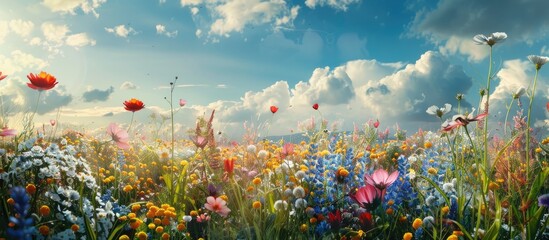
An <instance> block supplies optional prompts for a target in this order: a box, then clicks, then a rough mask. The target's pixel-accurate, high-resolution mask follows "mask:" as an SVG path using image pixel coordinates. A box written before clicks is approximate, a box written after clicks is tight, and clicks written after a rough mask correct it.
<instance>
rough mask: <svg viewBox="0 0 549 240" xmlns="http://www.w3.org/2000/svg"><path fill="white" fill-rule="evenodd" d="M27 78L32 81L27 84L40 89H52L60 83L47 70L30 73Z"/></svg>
mask: <svg viewBox="0 0 549 240" xmlns="http://www.w3.org/2000/svg"><path fill="white" fill-rule="evenodd" d="M27 78H28V79H29V80H30V81H31V82H30V83H27V86H29V87H30V88H32V89H35V90H38V91H43V90H50V89H52V88H53V87H55V85H57V83H58V82H57V79H56V78H55V77H54V76H53V75H51V74H49V73H47V72H40V73H39V74H38V75H34V74H33V73H30V74H29V75H27Z"/></svg>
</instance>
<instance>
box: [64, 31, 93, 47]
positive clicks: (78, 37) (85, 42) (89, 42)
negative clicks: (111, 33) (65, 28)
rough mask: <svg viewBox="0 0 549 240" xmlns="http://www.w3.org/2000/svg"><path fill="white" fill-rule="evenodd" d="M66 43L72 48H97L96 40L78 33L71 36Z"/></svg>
mask: <svg viewBox="0 0 549 240" xmlns="http://www.w3.org/2000/svg"><path fill="white" fill-rule="evenodd" d="M65 43H66V44H67V45H68V46H71V47H75V48H78V47H84V46H95V43H96V42H95V40H93V39H91V38H90V37H88V35H87V34H86V33H77V34H73V35H69V36H68V37H67V39H66V40H65Z"/></svg>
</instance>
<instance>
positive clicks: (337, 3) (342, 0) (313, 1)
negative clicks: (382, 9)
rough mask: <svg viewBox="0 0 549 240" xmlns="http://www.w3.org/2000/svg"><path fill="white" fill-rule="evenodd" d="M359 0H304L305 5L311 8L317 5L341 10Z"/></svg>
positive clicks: (345, 9)
mask: <svg viewBox="0 0 549 240" xmlns="http://www.w3.org/2000/svg"><path fill="white" fill-rule="evenodd" d="M360 1H361V0H305V5H307V7H309V8H311V9H315V8H316V7H317V6H319V7H322V6H325V5H326V6H329V7H331V8H335V9H337V10H341V11H347V9H348V7H349V5H351V4H355V3H359V2H360Z"/></svg>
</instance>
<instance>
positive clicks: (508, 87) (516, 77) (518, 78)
mask: <svg viewBox="0 0 549 240" xmlns="http://www.w3.org/2000/svg"><path fill="white" fill-rule="evenodd" d="M542 71H543V70H542ZM534 74H535V67H534V65H533V64H532V63H531V62H529V61H527V60H520V59H513V60H508V61H505V62H503V67H502V69H501V70H500V71H499V72H498V74H497V77H498V79H499V81H496V82H494V81H493V82H494V83H496V84H497V86H496V87H495V88H494V90H493V93H492V94H491V95H490V116H497V117H498V121H500V122H503V121H504V117H505V114H506V112H507V108H506V106H507V105H509V103H510V102H511V98H512V94H513V93H515V92H516V91H517V89H518V88H520V87H524V88H526V89H528V86H530V87H532V85H530V84H533V80H534ZM548 81H549V78H548V77H547V76H546V75H544V74H540V75H539V76H538V79H537V86H536V94H535V98H534V102H533V109H532V110H533V111H532V115H531V117H532V120H533V121H532V124H535V125H536V126H540V124H541V123H542V122H543V120H544V119H547V115H546V114H547V111H546V110H545V104H546V103H547V101H548V100H549V99H548V98H547V96H548V95H549V84H547V82H548ZM521 103H522V108H523V109H524V112H523V116H525V115H526V114H527V111H528V104H529V100H528V95H527V94H525V95H523V96H522V97H521ZM539 109H543V110H539ZM517 110H519V108H518V107H517V101H514V103H513V106H512V108H511V112H510V117H509V119H508V124H511V122H512V117H511V116H514V115H515V114H516V111H517ZM511 126H512V124H511Z"/></svg>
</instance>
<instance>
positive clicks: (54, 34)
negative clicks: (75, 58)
mask: <svg viewBox="0 0 549 240" xmlns="http://www.w3.org/2000/svg"><path fill="white" fill-rule="evenodd" d="M40 29H41V31H42V35H43V37H44V38H43V39H41V38H39V37H33V38H32V39H31V40H30V41H29V44H30V45H31V46H42V47H43V48H44V49H46V50H47V51H48V52H50V53H52V54H54V55H55V54H60V53H61V52H62V51H61V48H62V47H63V46H70V47H73V48H76V49H78V48H80V47H85V46H94V45H95V44H96V41H95V40H94V39H92V38H91V37H89V36H88V34H87V33H76V34H70V35H69V33H70V32H71V30H70V29H69V27H68V26H67V25H66V24H55V23H52V22H44V23H42V25H41V26H40Z"/></svg>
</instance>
